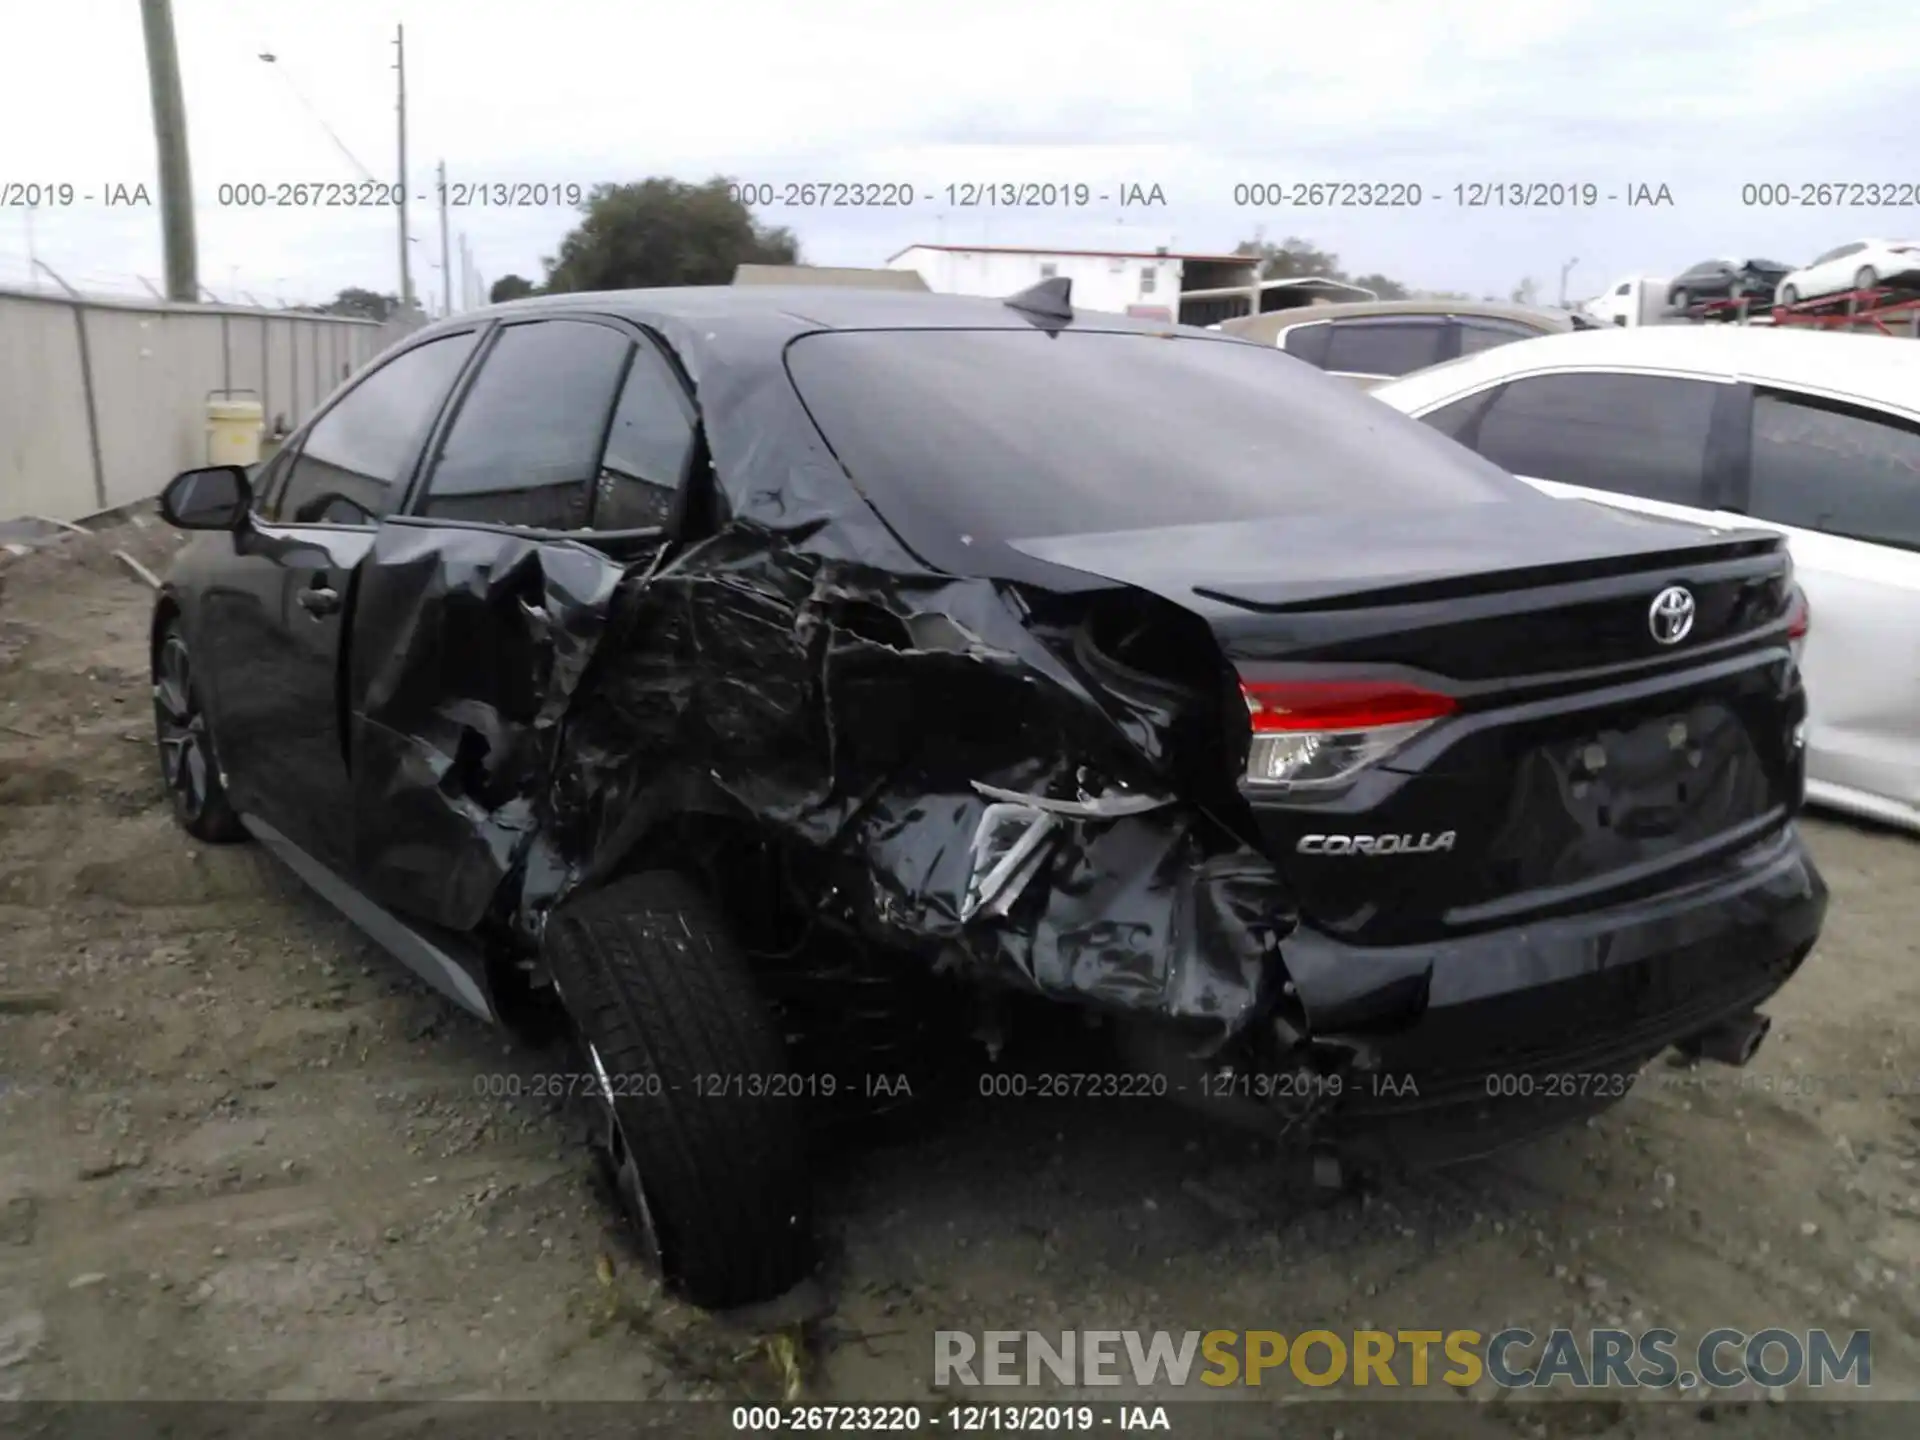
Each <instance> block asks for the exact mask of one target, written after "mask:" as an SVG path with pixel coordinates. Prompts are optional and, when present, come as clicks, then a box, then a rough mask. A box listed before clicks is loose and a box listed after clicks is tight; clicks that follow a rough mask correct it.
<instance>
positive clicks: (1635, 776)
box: [1014, 496, 1805, 944]
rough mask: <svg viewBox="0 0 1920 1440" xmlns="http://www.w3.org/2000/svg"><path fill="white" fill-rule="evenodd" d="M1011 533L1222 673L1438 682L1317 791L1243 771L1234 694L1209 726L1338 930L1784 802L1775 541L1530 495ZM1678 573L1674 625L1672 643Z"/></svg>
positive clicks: (1546, 895)
mask: <svg viewBox="0 0 1920 1440" xmlns="http://www.w3.org/2000/svg"><path fill="white" fill-rule="evenodd" d="M1014 544H1015V548H1017V549H1020V550H1022V551H1023V552H1025V553H1027V554H1029V555H1031V556H1033V557H1034V558H1036V559H1041V560H1045V561H1048V562H1050V563H1053V564H1058V565H1067V566H1070V567H1072V568H1074V569H1078V570H1082V571H1085V572H1088V573H1091V574H1095V575H1098V576H1101V577H1103V578H1105V579H1108V580H1110V581H1114V582H1117V583H1120V584H1124V585H1128V586H1134V587H1137V588H1139V589H1142V590H1146V591H1149V592H1151V593H1153V594H1156V595H1159V596H1161V597H1162V598H1164V599H1167V600H1170V601H1173V602H1174V603H1176V604H1179V605H1181V606H1182V607H1184V608H1186V609H1188V610H1190V611H1192V612H1194V613H1196V614H1198V615H1199V616H1201V617H1202V618H1203V619H1205V620H1206V622H1207V624H1208V626H1209V627H1210V628H1211V630H1212V632H1213V635H1214V638H1215V640H1216V641H1217V643H1218V645H1219V649H1220V651H1221V655H1222V657H1223V658H1224V660H1225V661H1226V663H1227V665H1228V666H1230V667H1231V668H1232V670H1233V671H1235V672H1236V673H1237V676H1238V678H1239V680H1240V682H1241V684H1242V686H1243V687H1244V686H1248V685H1252V686H1254V687H1256V688H1257V687H1259V686H1262V685H1272V684H1280V685H1287V684H1295V685H1298V684H1300V683H1302V682H1311V683H1312V684H1317V685H1324V684H1326V683H1328V682H1333V683H1336V684H1337V683H1344V682H1377V681H1384V682H1388V683H1392V684H1398V685H1403V686H1410V687H1414V689H1415V690H1416V691H1430V692H1433V693H1435V694H1437V695H1441V696H1445V697H1448V699H1449V701H1450V702H1451V703H1450V705H1448V706H1447V707H1445V708H1446V710H1447V711H1448V713H1446V714H1444V716H1443V717H1442V718H1439V719H1437V720H1435V721H1434V722H1432V723H1430V724H1428V725H1427V726H1425V728H1420V729H1417V732H1416V733H1413V734H1411V737H1410V738H1408V739H1407V740H1405V742H1404V743H1401V744H1398V745H1397V748H1393V749H1391V750H1390V751H1389V752H1388V753H1386V754H1384V755H1382V756H1380V757H1379V758H1378V759H1375V760H1372V761H1370V762H1369V763H1366V764H1364V765H1363V766H1362V767H1361V768H1360V769H1359V770H1357V771H1356V772H1355V773H1353V774H1352V775H1351V776H1350V777H1349V778H1347V779H1345V780H1343V781H1341V782H1340V783H1337V784H1332V785H1328V786H1325V787H1319V788H1314V787H1307V788H1287V787H1275V786H1272V785H1267V784H1261V783H1257V782H1255V781H1253V780H1250V779H1248V778H1246V775H1247V757H1248V749H1249V742H1250V732H1249V729H1248V721H1247V719H1246V716H1245V714H1244V713H1238V714H1235V715H1234V716H1233V719H1232V721H1231V723H1230V725H1229V733H1228V734H1226V735H1224V736H1223V737H1222V739H1221V748H1222V757H1221V764H1222V765H1224V766H1227V767H1230V768H1231V769H1232V770H1233V773H1234V774H1235V775H1236V776H1238V777H1240V778H1239V783H1238V791H1239V795H1240V797H1241V798H1242V800H1243V801H1244V802H1245V805H1246V807H1247V808H1246V811H1245V814H1244V816H1243V819H1244V821H1245V823H1246V824H1247V825H1248V826H1249V828H1250V832H1251V838H1254V839H1256V840H1257V842H1258V843H1259V844H1260V845H1261V846H1262V848H1263V849H1264V850H1265V851H1266V852H1267V853H1268V854H1269V855H1270V856H1271V857H1272V858H1273V860H1274V861H1275V862H1276V863H1277V864H1279V865H1280V866H1281V867H1282V868H1283V870H1284V871H1285V872H1286V874H1287V875H1288V876H1289V878H1290V879H1291V880H1292V881H1293V882H1294V884H1295V886H1296V887H1297V890H1298V893H1299V894H1300V896H1301V905H1302V909H1303V912H1304V913H1305V915H1306V916H1307V918H1308V919H1309V920H1310V921H1312V922H1313V923H1314V924H1316V925H1318V926H1319V927H1321V928H1323V929H1326V930H1328V931H1330V932H1333V933H1338V934H1341V935H1343V936H1346V937H1348V938H1351V939H1354V940H1361V941H1365V942H1368V943H1380V944H1393V943H1406V942H1412V941H1416V940H1430V939H1433V938H1436V937H1440V936H1444V935H1446V934H1449V933H1464V932H1469V931H1472V930H1476V929H1483V928H1491V927H1494V926H1498V925H1506V924H1513V923H1517V922H1519V921H1520V920H1523V919H1526V918H1531V917H1537V916H1543V915H1546V914H1551V913H1563V912H1565V911H1568V910H1574V909H1581V908H1588V907H1591V906H1594V905H1597V904H1603V903H1606V904H1611V903H1619V902H1622V901H1624V900H1627V899H1629V898H1632V897H1633V896H1635V895H1637V894H1642V893H1653V892H1656V891H1659V890H1662V889H1667V888H1671V887H1672V886H1674V885H1676V884H1680V883H1684V882H1685V880H1686V879H1687V877H1688V876H1689V875H1690V874H1692V873H1704V871H1705V870H1706V869H1707V868H1710V867H1711V866H1712V865H1713V864H1715V863H1716V862H1717V861H1719V860H1721V859H1723V858H1724V856H1725V855H1726V854H1727V853H1728V852H1729V851H1730V850H1732V849H1735V848H1739V847H1742V846H1744V845H1747V844H1751V843H1753V842H1754V841H1756V840H1757V839H1759V838H1761V837H1762V836H1764V835H1766V834H1768V833H1771V832H1772V831H1774V830H1777V829H1778V828H1779V827H1780V826H1781V825H1783V824H1784V823H1785V822H1786V821H1787V820H1788V818H1790V816H1791V814H1792V813H1793V811H1794V810H1795V809H1797V807H1798V805H1799V802H1800V797H1801V791H1802V787H1803V784H1804V761H1803V749H1802V746H1801V743H1800V738H1799V737H1800V726H1801V721H1802V720H1803V718H1804V714H1805V701H1804V697H1803V696H1802V693H1801V690H1800V681H1799V676H1798V670H1797V666H1796V665H1795V664H1794V661H1793V657H1792V654H1791V651H1790V648H1789V637H1788V633H1787V632H1788V627H1789V617H1790V611H1791V608H1792V601H1791V565H1790V562H1789V560H1788V559H1787V555H1786V551H1785V549H1784V546H1783V544H1782V542H1781V541H1780V539H1779V537H1777V536H1775V535H1772V534H1769V533H1764V532H1757V531H1722V530H1712V529H1707V528H1705V527H1701V526H1696V525H1691V524H1687V523H1684V522H1679V521H1672V520H1667V519H1664V518H1661V517H1657V516H1648V515H1642V514H1634V513H1632V512H1627V511H1622V510H1615V509H1610V508H1608V507H1605V506H1601V505H1597V504H1591V503H1586V502H1570V501H1562V500H1553V499H1549V498H1547V497H1545V496H1528V497H1526V498H1524V499H1516V500H1513V501H1502V502H1498V503H1492V504H1481V505H1467V506H1456V507H1449V508H1447V509H1443V510H1431V511H1405V512H1399V513H1396V514H1391V515H1372V516H1301V517H1299V518H1295V519H1286V520H1271V521H1254V522H1241V523H1235V524H1230V525H1196V526H1179V527H1173V528H1170V529H1161V530H1154V531H1149V532H1127V533H1123V534H1106V535H1073V536H1052V537H1047V538H1044V539H1036V540H1023V541H1016V542H1014ZM1676 587H1677V588H1678V589H1679V590H1681V591H1683V592H1684V593H1685V598H1686V601H1687V602H1688V603H1689V605H1690V616H1691V618H1690V623H1688V624H1687V625H1686V626H1685V627H1684V629H1683V633H1680V634H1679V636H1678V638H1677V639H1672V640H1667V639H1665V638H1662V637H1663V636H1664V635H1665V634H1667V633H1670V632H1672V631H1673V630H1674V629H1675V628H1676V622H1675V621H1674V620H1673V616H1674V615H1677V614H1678V613H1679V611H1678V609H1677V608H1675V607H1674V606H1670V607H1669V610H1668V612H1667V614H1666V617H1665V618H1662V616H1661V615H1660V614H1657V613H1656V607H1657V605H1658V603H1659V602H1660V597H1662V596H1663V595H1669V596H1670V595H1671V592H1672V591H1673V590H1674V589H1675V588H1676ZM1676 604H1677V602H1676ZM1657 629H1658V630H1660V631H1661V632H1662V633H1661V634H1660V635H1657V634H1656V630H1657ZM1333 728H1337V727H1333Z"/></svg>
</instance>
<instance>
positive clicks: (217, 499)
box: [160, 465, 253, 530]
mask: <svg viewBox="0 0 1920 1440" xmlns="http://www.w3.org/2000/svg"><path fill="white" fill-rule="evenodd" d="M252 506H253V486H252V485H250V484H249V483H248V482H247V472H246V471H245V470H243V469H241V468H240V467H239V466H238V465H209V466H208V467H207V468H205V469H204V470H183V471H181V472H180V473H179V474H178V475H176V476H174V477H173V479H171V480H169V481H168V482H167V488H166V489H164V490H162V491H161V492H160V518H161V519H163V520H165V521H166V522H167V523H168V524H169V525H172V526H176V527H177V528H179V529H181V530H238V529H239V528H240V527H241V526H242V525H244V524H245V523H246V519H247V512H248V510H249V509H251V508H252Z"/></svg>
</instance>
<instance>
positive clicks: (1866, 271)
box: [1853, 265, 1880, 290]
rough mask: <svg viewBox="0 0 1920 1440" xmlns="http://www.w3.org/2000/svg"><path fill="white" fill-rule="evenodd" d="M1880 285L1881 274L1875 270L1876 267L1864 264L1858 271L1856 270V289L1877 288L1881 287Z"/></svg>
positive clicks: (1854, 281) (1854, 280) (1854, 284)
mask: <svg viewBox="0 0 1920 1440" xmlns="http://www.w3.org/2000/svg"><path fill="white" fill-rule="evenodd" d="M1879 287H1880V276H1879V275H1878V274H1877V273H1876V272H1875V271H1874V268H1873V267H1872V266H1871V265H1862V266H1861V267H1860V268H1859V269H1858V270H1857V271H1855V272H1854V276H1853V288H1854V289H1856V290H1877V289H1879Z"/></svg>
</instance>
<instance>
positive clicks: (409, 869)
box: [349, 317, 698, 930]
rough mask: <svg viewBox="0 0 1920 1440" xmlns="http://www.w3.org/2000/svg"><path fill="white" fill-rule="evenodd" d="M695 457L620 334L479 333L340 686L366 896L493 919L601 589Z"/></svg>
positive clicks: (386, 529) (636, 350)
mask: <svg viewBox="0 0 1920 1440" xmlns="http://www.w3.org/2000/svg"><path fill="white" fill-rule="evenodd" d="M697 448H698V427H697V424H696V420H695V412H694V409H693V405H692V401H691V398H690V394H689V391H688V389H687V388H686V386H685V382H684V379H683V377H682V376H681V375H680V372H679V371H678V369H677V367H676V366H675V365H674V363H673V362H672V360H671V357H670V356H669V355H668V353H667V352H666V351H665V350H664V348H662V347H661V346H659V345H658V344H657V343H656V342H655V341H654V340H652V339H651V338H649V337H648V336H646V335H645V334H643V333H642V332H640V331H638V330H636V329H634V328H633V327H631V326H627V325H625V324H623V323H621V322H617V321H614V320H611V319H599V318H594V317H568V318H565V319H533V320H528V321H523V322H519V323H516V324H512V325H503V326H501V327H500V328H499V329H498V330H497V331H496V332H495V334H494V335H493V336H492V337H491V341H490V344H489V345H488V348H487V349H486V351H485V353H484V354H483V355H482V356H481V357H480V359H479V362H478V365H477V367H476V369H475V371H474V373H473V374H472V375H471V377H470V378H469V380H468V382H467V384H466V385H465V388H464V391H463V393H462V394H460V395H459V396H457V397H456V399H455V402H454V404H453V406H452V407H450V411H449V414H448V416H447V417H446V419H445V420H444V421H443V422H442V424H441V425H440V427H439V429H438V431H437V432H436V434H435V436H434V438H433V441H432V443H431V445H430V447H429V452H428V457H427V460H426V463H425V464H424V465H423V466H422V473H421V478H420V479H419V480H418V481H416V483H415V487H414V493H413V495H412V497H411V499H410V502H409V504H408V506H407V513H405V514H403V515H397V516H393V517H390V518H389V519H388V520H386V521H385V522H384V523H383V524H382V526H381V528H380V532H379V535H378V537H377V539H376V540H375V542H374V545H373V551H372V554H371V556H370V558H369V560H368V563H367V565H366V567H365V578H364V581H363V588H362V599H361V603H360V606H359V608H358V611H357V615H356V620H355V629H354V640H353V651H354V664H353V666H352V667H351V674H350V677H349V697H350V703H351V709H352V722H351V723H352V726H353V742H354V761H355V764H354V776H353V780H354V795H355V805H354V817H355V826H356V831H357V833H356V847H355V848H356V857H357V862H358V867H359V871H360V880H361V884H362V885H363V887H364V888H365V889H366V890H367V891H368V893H370V894H372V895H374V896H375V897H376V898H378V899H380V900H381V901H382V902H383V903H385V904H388V905H390V906H392V907H394V908H395V909H397V910H400V911H403V912H406V913H409V914H411V915H414V916H416V917H418V918H421V919H425V920H428V921H431V922H434V923H435V924H439V925H443V926H447V927H450V928H453V929H460V930H464V929H469V928H471V927H472V926H473V925H475V924H476V923H478V921H479V920H480V919H481V918H482V917H483V916H484V915H485V913H486V911H487V908H488V906H489V905H490V903H491V902H492V900H493V898H494V896H495V894H496V892H497V891H498V890H499V888H500V884H501V881H502V880H503V879H504V878H505V877H506V876H507V875H508V874H510V873H511V872H512V870H513V869H514V867H515V865H516V864H517V863H518V862H519V860H520V859H521V857H522V856H523V855H524V853H525V850H526V846H527V844H528V842H529V841H530V839H531V837H532V835H533V831H534V826H535V823H536V819H537V818H538V816H539V815H540V814H541V812H542V810H543V808H544V806H545V804H546V799H547V793H546V785H547V783H548V781H549V779H550V778H551V766H552V756H553V753H554V748H555V744H556V742H557V737H558V724H559V719H560V715H561V713H562V711H563V710H564V708H565V700H566V696H567V694H568V692H569V690H570V687H571V686H572V684H573V683H575V682H576V681H577V680H578V678H579V672H580V665H581V664H583V663H584V660H583V657H584V656H585V655H586V654H587V653H589V652H590V651H591V648H592V640H593V638H594V637H595V636H596V635H597V633H598V628H599V626H600V624H601V622H602V621H603V620H604V619H605V617H606V614H607V609H608V606H609V604H610V602H611V599H612V595H613V591H614V587H615V586H616V585H617V584H618V583H619V581H620V580H621V579H622V578H623V577H624V576H626V575H628V574H630V573H645V572H646V570H647V569H648V568H649V567H650V566H651V565H652V564H654V563H655V562H657V561H658V560H659V559H660V558H661V556H662V555H663V554H664V553H665V551H666V549H667V546H668V544H669V537H670V535H671V534H673V533H676V531H677V527H678V526H679V525H680V522H681V516H680V513H679V510H678V508H677V507H678V506H679V504H680V498H681V496H682V495H683V494H684V493H685V492H684V488H683V486H684V481H685V480H686V477H687V475H688V474H689V472H690V469H691V466H692V464H693V461H694V456H695V453H696V450H697Z"/></svg>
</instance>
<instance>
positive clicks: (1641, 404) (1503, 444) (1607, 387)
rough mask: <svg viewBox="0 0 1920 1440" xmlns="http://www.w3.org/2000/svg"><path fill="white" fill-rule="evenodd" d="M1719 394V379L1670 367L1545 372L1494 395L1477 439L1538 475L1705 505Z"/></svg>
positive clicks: (1504, 462)
mask: <svg viewBox="0 0 1920 1440" xmlns="http://www.w3.org/2000/svg"><path fill="white" fill-rule="evenodd" d="M1719 394H1720V387H1719V386H1718V385H1716V384H1713V383H1711V382H1709V381H1705V380H1688V379H1681V378H1669V377H1667V376H1661V375H1614V374H1607V373H1605V372H1599V371H1592V372H1576V373H1572V374H1566V375H1536V376H1532V377H1529V378H1527V379H1524V380H1516V381H1514V382H1513V383H1512V384H1510V385H1508V386H1507V387H1506V388H1505V389H1504V390H1502V391H1501V392H1500V394H1499V395H1498V396H1497V397H1496V398H1495V399H1494V402H1493V404H1492V406H1491V407H1490V408H1489V409H1488V410H1487V413H1486V415H1485V417H1484V418H1482V420H1481V421H1480V428H1479V435H1478V440H1477V444H1476V448H1477V449H1478V450H1479V452H1480V453H1481V454H1482V455H1484V456H1486V457H1487V459H1489V460H1491V461H1493V463H1494V464H1496V465H1499V466H1501V467H1503V468H1505V469H1507V470H1511V471H1512V472H1513V473H1514V474H1516V475H1525V476H1527V477H1529V478H1531V479H1535V480H1557V481H1559V482H1560V483H1561V484H1564V485H1583V486H1586V487H1588V488H1590V489H1594V490H1608V491H1612V492H1614V493H1616V494H1621V495H1634V496H1638V497H1639V498H1641V499H1643V500H1661V501H1666V502H1667V503H1669V504H1674V505H1691V506H1705V505H1706V504H1707V493H1706V490H1707V478H1706V475H1707V437H1708V434H1709V432H1710V431H1711V429H1712V424H1713V407H1714V403H1715V401H1716V400H1717V399H1718V398H1719Z"/></svg>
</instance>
